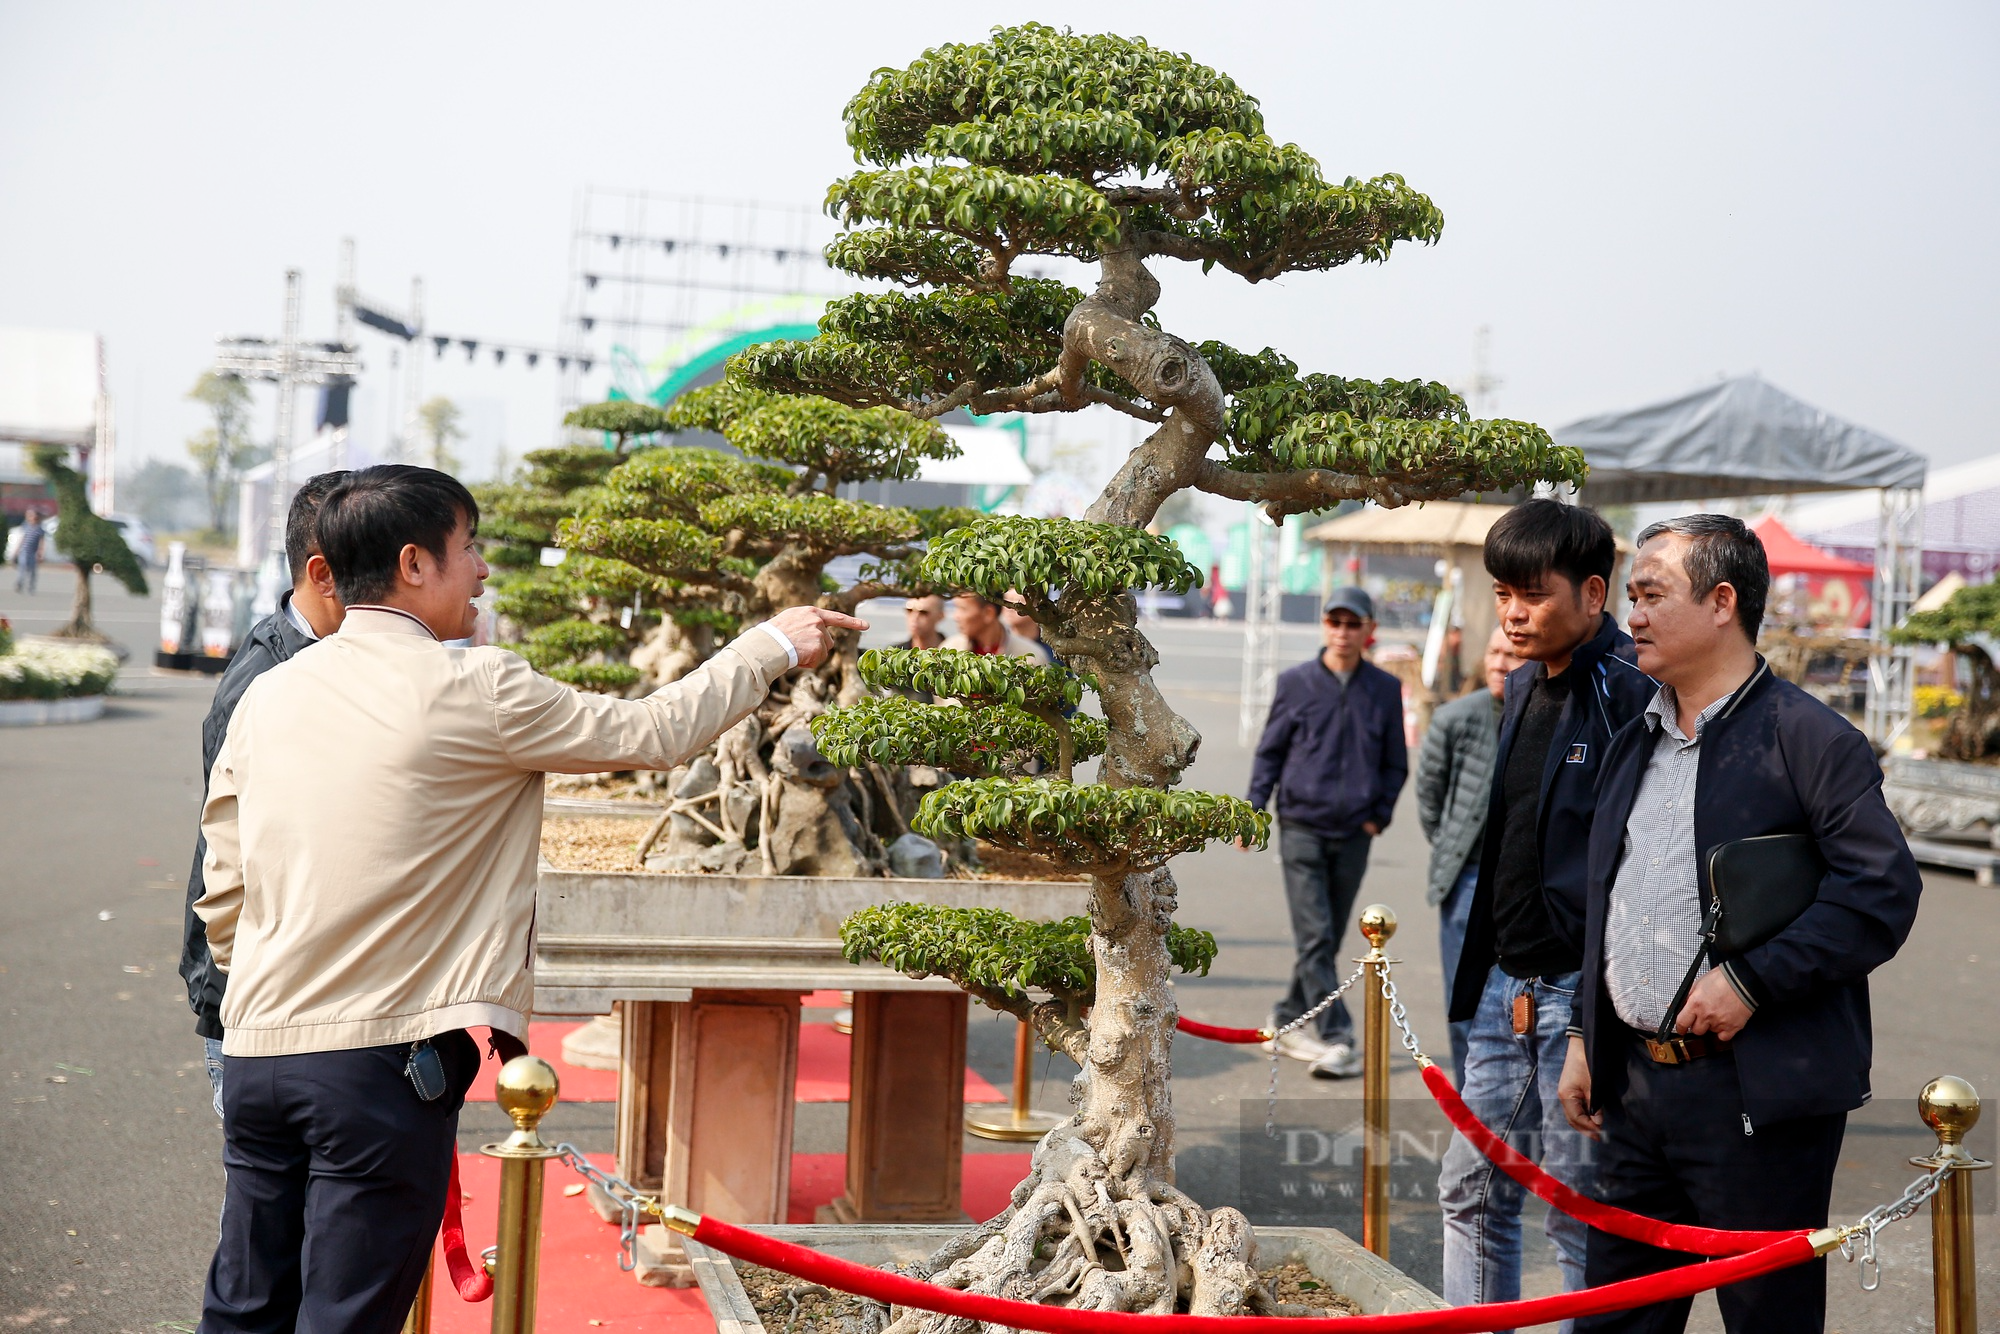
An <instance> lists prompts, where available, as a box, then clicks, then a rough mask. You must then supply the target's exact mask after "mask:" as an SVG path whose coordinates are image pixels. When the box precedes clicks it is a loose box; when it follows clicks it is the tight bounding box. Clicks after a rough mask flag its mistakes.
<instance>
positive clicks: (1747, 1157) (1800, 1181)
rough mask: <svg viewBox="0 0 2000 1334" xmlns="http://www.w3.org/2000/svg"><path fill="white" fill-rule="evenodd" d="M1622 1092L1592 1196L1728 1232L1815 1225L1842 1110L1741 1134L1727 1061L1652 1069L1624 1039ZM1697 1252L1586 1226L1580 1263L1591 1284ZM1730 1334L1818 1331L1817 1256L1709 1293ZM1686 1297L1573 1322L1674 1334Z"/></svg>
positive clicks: (1612, 1109) (1824, 1203)
mask: <svg viewBox="0 0 2000 1334" xmlns="http://www.w3.org/2000/svg"><path fill="white" fill-rule="evenodd" d="M1625 1068H1626V1080H1627V1083H1626V1088H1625V1091H1624V1093H1623V1095H1622V1096H1620V1097H1619V1098H1618V1099H1617V1100H1616V1101H1615V1102H1611V1103H1610V1104H1609V1105H1607V1106H1605V1108H1604V1109H1603V1110H1604V1142H1603V1143H1602V1144H1601V1145H1600V1146H1599V1147H1598V1157H1597V1197H1598V1198H1599V1199H1601V1200H1603V1201H1604V1202H1605V1203H1607V1204H1615V1205H1617V1206H1619V1207H1620V1208H1622V1209H1629V1210H1631V1211H1632V1212H1633V1213H1637V1214H1644V1215H1646V1216H1647V1217H1649V1218H1658V1219H1661V1220H1663V1221H1665V1222H1669V1223H1693V1224H1696V1225H1699V1226H1702V1227H1717V1228H1731V1229H1757V1230H1763V1229H1773V1230H1775V1229H1781V1228H1800V1227H1805V1228H1819V1227H1825V1226H1826V1215H1827V1208H1828V1204H1829V1202H1830V1200H1831V1198H1832V1195H1833V1171H1834V1167H1835V1165H1836V1164H1837V1163H1838V1161H1839V1158H1840V1141H1841V1137H1842V1136H1843V1135H1844V1134H1845V1133H1846V1130H1847V1115H1846V1113H1844V1112H1842V1113H1835V1114H1833V1115H1830V1116H1804V1117H1797V1118H1795V1119H1793V1120H1789V1121H1779V1122H1774V1123H1772V1124H1770V1125H1758V1126H1754V1127H1753V1129H1754V1133H1752V1134H1745V1133H1744V1127H1745V1124H1746V1123H1745V1120H1744V1115H1743V1095H1742V1092H1741V1090H1740V1089H1739V1087H1738V1085H1737V1082H1736V1061H1735V1058H1734V1056H1732V1055H1730V1054H1728V1053H1721V1054H1717V1055H1713V1056H1706V1057H1703V1058H1702V1059H1700V1060H1698V1061H1690V1062H1688V1063H1687V1064H1685V1065H1672V1066H1664V1065H1655V1064H1654V1063H1653V1062H1652V1060H1650V1059H1649V1058H1648V1057H1647V1055H1646V1049H1645V1047H1644V1046H1643V1045H1641V1044H1640V1042H1639V1040H1638V1039H1637V1038H1636V1037H1634V1038H1632V1039H1631V1050H1630V1052H1629V1053H1628V1054H1627V1056H1626V1060H1625ZM1698 1262H1699V1259H1698V1257H1696V1256H1691V1255H1682V1254H1680V1253H1678V1252H1676V1251H1663V1250H1660V1249H1658V1248H1657V1247H1653V1246H1646V1245H1642V1244H1640V1243H1638V1242H1633V1241H1624V1240H1621V1239H1620V1238H1617V1237H1614V1236H1611V1235H1610V1234H1609V1233H1605V1232H1599V1231H1597V1230H1595V1229H1592V1231H1591V1234H1590V1246H1589V1250H1588V1252H1587V1254H1586V1257H1585V1260H1584V1274H1585V1278H1586V1280H1587V1282H1588V1283H1589V1285H1590V1286H1591V1287H1593V1288H1594V1287H1597V1286H1598V1285H1599V1284H1603V1283H1614V1282H1617V1281H1618V1280H1619V1279H1626V1278H1636V1277H1638V1276H1639V1275H1641V1274H1653V1273H1658V1272H1659V1271H1661V1270H1665V1269H1673V1268H1675V1267H1677V1266H1679V1265H1685V1264H1695V1263H1698ZM1715 1299H1716V1304H1717V1305H1718V1306H1720V1307H1721V1309H1722V1323H1723V1327H1724V1328H1725V1329H1727V1330H1729V1331H1730V1334H1820V1331H1821V1330H1823V1329H1824V1328H1825V1327H1826V1261H1825V1260H1824V1259H1820V1260H1813V1261H1811V1262H1809V1263H1806V1264H1803V1265H1796V1266H1794V1267H1793V1268H1790V1269H1781V1270H1779V1271H1778V1272H1777V1273H1775V1274H1766V1275H1765V1276H1764V1277H1762V1278H1753V1279H1750V1280H1748V1281H1746V1282H1743V1283H1736V1284H1732V1285H1730V1286H1729V1287H1726V1288H1718V1289H1717V1290H1716V1293H1715ZM1692 1305H1693V1299H1692V1298H1682V1299H1681V1300H1680V1301H1677V1302H1661V1303H1659V1304H1657V1305H1654V1306H1647V1307H1641V1308H1640V1309H1638V1310H1636V1311H1624V1312H1619V1313H1616V1314H1612V1315H1600V1316H1591V1317H1589V1318H1587V1319H1583V1320H1579V1321H1577V1322H1576V1330H1577V1334H1606V1332H1607V1331H1612V1330H1616V1331H1619V1334H1679V1331H1681V1330H1684V1329H1685V1328H1687V1318H1688V1309H1689V1308H1690V1306H1692Z"/></svg>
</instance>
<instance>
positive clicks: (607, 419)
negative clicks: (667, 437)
mask: <svg viewBox="0 0 2000 1334" xmlns="http://www.w3.org/2000/svg"><path fill="white" fill-rule="evenodd" d="M563 425H564V426H569V427H574V428H575V429H576V430H579V431H602V432H604V433H605V434H606V435H610V436H615V437H617V442H618V443H617V445H616V446H615V447H616V449H617V451H618V452H619V453H620V454H623V453H624V452H625V451H626V449H627V447H629V446H630V444H631V443H632V441H633V439H634V438H635V437H638V436H648V435H658V434H660V432H662V431H666V430H669V429H671V428H670V427H669V425H668V421H667V410H666V409H665V408H656V407H654V406H653V405H652V404H651V403H634V402H632V401H630V400H629V399H613V400H611V401H610V402H607V403H586V404H584V405H583V406H582V407H580V408H577V409H575V410H573V411H572V412H571V413H570V414H569V415H568V416H567V417H564V418H563Z"/></svg>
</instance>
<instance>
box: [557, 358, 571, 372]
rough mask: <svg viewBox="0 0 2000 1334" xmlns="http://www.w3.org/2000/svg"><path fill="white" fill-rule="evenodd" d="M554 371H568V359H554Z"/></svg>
mask: <svg viewBox="0 0 2000 1334" xmlns="http://www.w3.org/2000/svg"><path fill="white" fill-rule="evenodd" d="M556 369H557V370H559V371H566V370H568V369H569V358H568V357H557V358H556Z"/></svg>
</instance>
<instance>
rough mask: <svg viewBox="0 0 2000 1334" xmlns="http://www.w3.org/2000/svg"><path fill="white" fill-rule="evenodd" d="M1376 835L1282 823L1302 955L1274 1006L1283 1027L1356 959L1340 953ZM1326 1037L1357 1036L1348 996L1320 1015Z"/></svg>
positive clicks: (1288, 892) (1281, 850)
mask: <svg viewBox="0 0 2000 1334" xmlns="http://www.w3.org/2000/svg"><path fill="white" fill-rule="evenodd" d="M1374 842H1375V840H1374V839H1372V838H1370V837H1369V836H1368V835H1367V834H1365V833H1361V832H1359V831H1357V832H1355V833H1353V834H1350V835H1348V836H1347V837H1346V838H1328V837H1327V836H1326V835H1324V834H1318V833H1314V832H1313V831H1312V830H1310V829H1307V828H1306V827H1305V826H1303V825H1295V824H1287V823H1285V822H1284V821H1279V823H1278V859H1279V861H1281V862H1282V863H1283V864H1284V868H1285V902H1286V905H1287V906H1288V907H1289V908H1290V909H1291V914H1292V940H1293V942H1294V943H1295V944H1296V946H1297V948H1298V958H1297V960H1296V961H1295V962H1294V963H1293V964H1292V985H1291V988H1290V989H1289V990H1288V991H1286V992H1285V996H1284V999H1283V1000H1281V1001H1279V1002H1278V1005H1277V1009H1276V1010H1275V1011H1273V1013H1274V1014H1276V1015H1277V1018H1278V1026H1279V1027H1281V1028H1282V1027H1283V1026H1285V1025H1286V1024H1289V1023H1291V1022H1292V1020H1294V1019H1296V1018H1298V1017H1299V1016H1300V1015H1302V1014H1304V1013H1305V1012H1306V1011H1307V1010H1310V1009H1311V1008H1312V1007H1313V1006H1315V1005H1317V1004H1319V1003H1320V1001H1321V1000H1323V999H1325V997H1326V993H1327V992H1329V991H1332V990H1333V989H1334V988H1335V987H1337V986H1339V985H1340V979H1341V978H1343V977H1345V976H1346V975H1347V974H1348V973H1350V972H1352V971H1353V967H1354V965H1353V964H1352V963H1351V962H1347V961H1344V960H1342V959H1341V957H1340V939H1341V937H1342V936H1343V935H1345V934H1346V933H1347V919H1348V918H1350V917H1352V916H1354V899H1355V896H1356V895H1357V894H1359V893H1360V892H1361V877H1362V876H1364V875H1366V874H1367V873H1368V850H1369V848H1370V847H1372V846H1373V845H1374ZM1318 1023H1319V1035H1320V1038H1321V1040H1323V1041H1326V1042H1353V1041H1354V1017H1353V1016H1352V1015H1350V1014H1349V1013H1348V1012H1347V1002H1345V1001H1335V1002H1334V1003H1333V1004H1332V1005H1329V1006H1328V1007H1327V1008H1326V1009H1325V1010H1324V1011H1323V1012H1322V1013H1321V1014H1320V1016H1319V1021H1318Z"/></svg>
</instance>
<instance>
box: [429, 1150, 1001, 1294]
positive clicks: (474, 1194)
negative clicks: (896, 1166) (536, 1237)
mask: <svg viewBox="0 0 2000 1334" xmlns="http://www.w3.org/2000/svg"><path fill="white" fill-rule="evenodd" d="M1028 1160H1029V1155H1028V1154H1025V1153H969V1154H967V1155H966V1156H965V1194H964V1199H965V1209H966V1212H967V1213H969V1214H971V1215H972V1216H973V1217H974V1218H990V1217H992V1216H993V1215H994V1214H997V1213H999V1212H1000V1210H1002V1209H1004V1208H1005V1207H1006V1205H1007V1196H1008V1192H1010V1191H1012V1190H1013V1188H1014V1186H1015V1185H1016V1184H1017V1183H1018V1182H1019V1181H1020V1180H1021V1178H1022V1177H1024V1176H1026V1175H1027V1174H1028ZM591 1161H592V1162H595V1163H598V1164H600V1165H601V1166H604V1167H609V1166H610V1165H611V1157H610V1155H608V1154H604V1155H597V1154H593V1155H592V1156H591ZM545 1171H546V1172H547V1174H548V1175H547V1185H546V1187H545V1189H544V1191H543V1195H542V1266H541V1282H540V1290H539V1291H540V1298H539V1304H538V1312H537V1318H536V1325H535V1328H536V1331H537V1334H589V1331H591V1330H593V1329H614V1330H619V1331H635V1332H636V1334H708V1331H710V1330H712V1329H714V1327H715V1326H714V1322H713V1321H711V1320H710V1319H709V1315H708V1307H707V1305H706V1304H704V1303H703V1301H702V1299H701V1292H700V1290H699V1289H695V1288H685V1289H682V1288H642V1287H640V1286H639V1283H638V1280H637V1279H635V1278H633V1277H632V1276H631V1275H630V1274H627V1273H624V1272H622V1271H620V1270H619V1268H618V1229H617V1227H616V1226H615V1225H613V1224H611V1223H606V1222H605V1221H604V1220H603V1219H601V1218H599V1217H598V1216H597V1212H596V1210H594V1209H592V1208H591V1207H590V1205H589V1203H588V1202H587V1201H586V1200H585V1199H584V1197H583V1195H582V1193H581V1192H579V1193H578V1194H575V1195H567V1194H565V1193H564V1191H565V1189H566V1188H567V1187H569V1186H572V1185H575V1184H577V1183H578V1182H579V1181H580V1180H581V1178H579V1177H578V1176H577V1175H576V1174H575V1173H574V1172H572V1171H570V1170H569V1169H568V1168H566V1167H564V1166H562V1165H561V1164H560V1163H551V1164H550V1165H549V1166H548V1167H547V1168H546V1169H545ZM459 1172H460V1175H461V1180H462V1184H463V1186H464V1192H465V1195H466V1200H465V1233H466V1248H467V1250H468V1251H469V1252H470V1253H471V1254H472V1255H473V1257H474V1259H475V1262H476V1260H477V1257H478V1254H479V1252H480V1251H481V1250H483V1249H484V1248H485V1247H487V1246H491V1245H492V1244H493V1231H494V1210H495V1209H496V1208H497V1207H498V1204H499V1198H500V1165H499V1163H498V1162H497V1161H496V1160H495V1159H492V1158H488V1157H486V1156H485V1155H483V1154H477V1153H469V1154H462V1155H460V1157H459ZM845 1172H846V1155H845V1154H838V1153H801V1154H794V1155H793V1156H792V1191H791V1202H790V1207H789V1210H788V1215H789V1216H788V1220H787V1221H789V1222H794V1223H809V1222H811V1221H812V1215H813V1210H814V1209H816V1208H817V1207H819V1206H820V1205H822V1204H829V1203H831V1202H832V1201H833V1198H834V1196H836V1195H838V1194H840V1192H841V1190H842V1188H843V1178H844V1174H845ZM433 1264H434V1265H435V1276H434V1278H433V1282H434V1283H435V1285H436V1287H435V1292H436V1296H435V1298H434V1300H433V1303H432V1307H431V1329H432V1331H433V1334H485V1332H486V1331H487V1330H489V1329H491V1328H492V1324H493V1306H492V1303H491V1302H490V1301H488V1302H480V1303H476V1304H475V1303H472V1302H466V1301H462V1300H460V1298H459V1296H458V1293H457V1292H456V1291H454V1290H453V1288H452V1286H451V1280H450V1277H449V1275H447V1274H446V1273H445V1268H444V1261H443V1258H442V1257H436V1256H434V1258H433Z"/></svg>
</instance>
